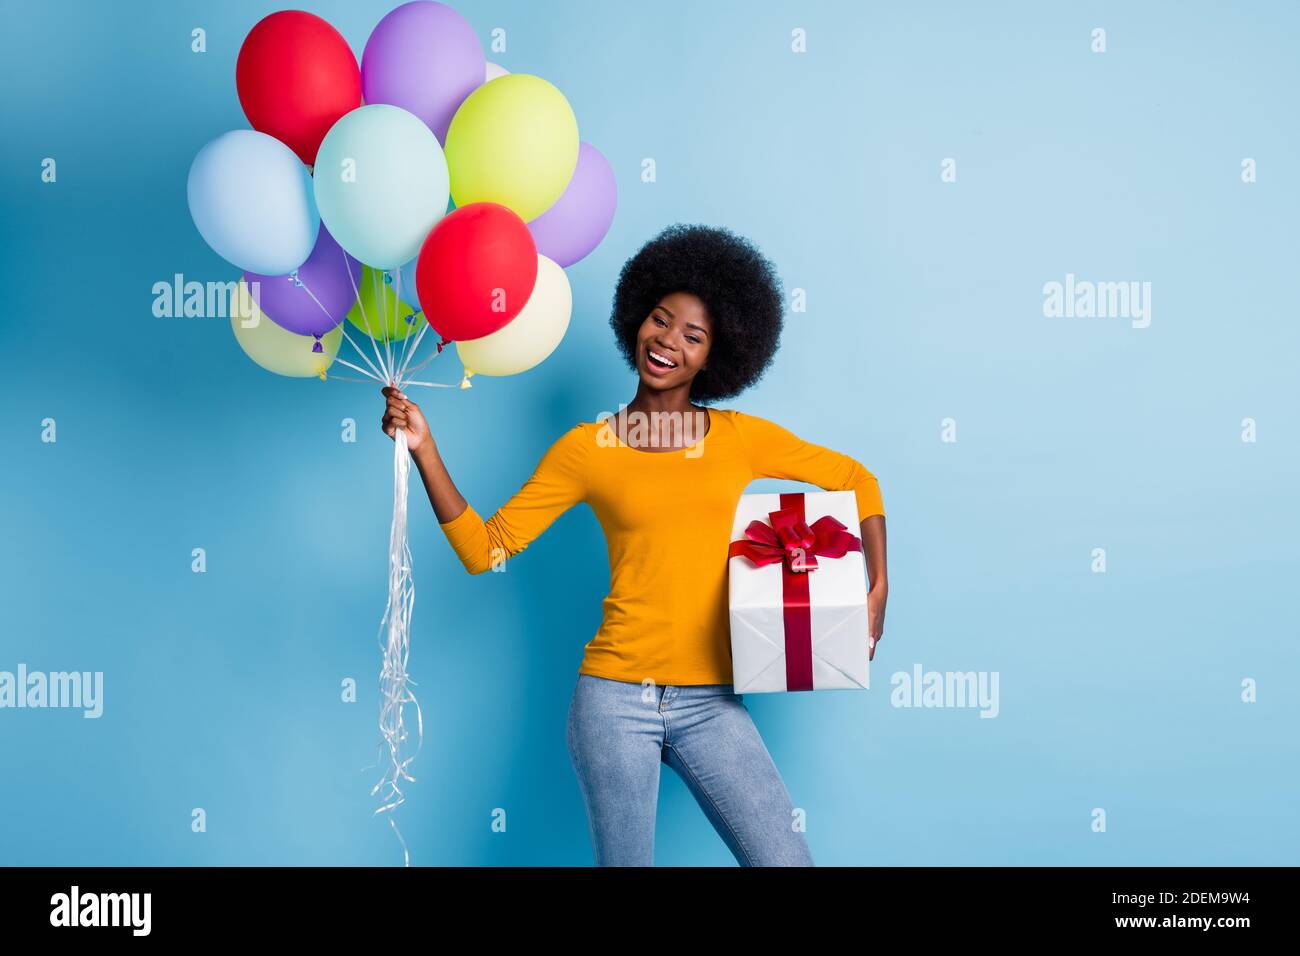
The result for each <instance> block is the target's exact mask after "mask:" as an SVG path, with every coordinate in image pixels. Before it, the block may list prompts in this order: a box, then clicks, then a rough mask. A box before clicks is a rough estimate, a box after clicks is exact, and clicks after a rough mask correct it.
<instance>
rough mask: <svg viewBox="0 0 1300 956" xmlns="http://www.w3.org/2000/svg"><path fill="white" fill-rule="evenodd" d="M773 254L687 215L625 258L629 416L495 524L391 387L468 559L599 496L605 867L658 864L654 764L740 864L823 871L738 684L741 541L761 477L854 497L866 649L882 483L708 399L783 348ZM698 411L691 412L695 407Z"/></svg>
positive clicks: (591, 439) (588, 697)
mask: <svg viewBox="0 0 1300 956" xmlns="http://www.w3.org/2000/svg"><path fill="white" fill-rule="evenodd" d="M781 302H782V293H781V289H780V283H779V280H778V279H777V277H776V275H775V272H774V270H773V269H772V267H771V265H770V264H769V263H768V262H767V261H766V260H765V259H764V258H763V257H762V255H761V254H760V253H759V252H758V251H757V250H756V249H755V248H753V246H751V245H750V244H749V243H748V242H746V241H745V240H743V239H741V238H739V237H737V236H735V235H734V234H732V233H731V232H729V231H727V230H725V229H715V228H709V227H704V226H688V225H683V224H678V225H675V226H671V227H669V228H668V229H666V230H664V231H663V232H662V233H660V235H658V236H657V237H655V238H654V239H653V240H651V241H650V242H649V243H647V244H646V245H645V246H644V247H643V248H642V249H641V250H640V251H639V252H638V253H637V254H636V255H635V256H634V257H633V258H632V259H630V260H629V261H628V262H627V264H626V265H625V266H624V267H623V271H622V274H621V275H620V276H619V281H618V288H617V291H616V292H615V295H614V309H613V315H612V318H611V325H612V326H613V329H614V335H615V338H616V340H617V342H618V345H619V348H620V350H621V351H622V353H623V356H624V358H625V359H626V360H627V362H628V364H629V365H631V367H632V368H634V369H635V370H636V372H637V374H638V375H639V377H640V381H639V382H638V385H637V391H636V396H635V397H634V398H633V399H632V401H631V402H630V403H629V404H628V405H627V406H626V408H625V409H623V410H621V411H620V412H619V414H618V415H617V416H613V417H604V418H603V419H602V420H598V421H596V422H582V423H579V424H577V425H575V426H574V427H573V428H572V429H570V430H569V431H568V432H567V433H566V434H564V435H562V436H561V437H560V438H559V439H558V440H557V441H556V442H555V443H554V444H553V445H551V447H550V448H549V449H548V450H547V452H546V453H545V454H544V455H543V456H542V459H541V461H540V463H539V464H538V466H537V468H536V470H535V471H534V473H533V475H532V477H531V478H529V479H528V481H527V482H526V483H525V484H524V485H523V487H522V488H521V489H520V490H519V491H518V492H517V493H516V494H515V495H514V496H513V497H512V498H511V499H510V500H509V501H507V502H506V503H505V504H504V505H502V506H501V508H500V509H499V510H498V511H497V512H496V513H495V514H494V515H492V517H490V518H489V519H488V520H487V521H484V520H483V519H482V518H481V517H480V516H479V514H478V513H477V512H476V511H475V510H474V508H473V507H472V506H471V505H469V503H468V502H466V500H465V499H464V498H463V497H462V496H461V494H460V492H459V491H457V490H456V486H455V485H454V484H453V483H452V480H451V476H450V475H448V474H447V469H446V466H445V465H444V464H443V461H442V459H441V458H440V457H439V455H438V451H437V448H436V446H435V444H434V441H433V439H432V437H431V436H430V434H429V427H428V425H427V423H426V422H425V419H424V416H423V414H421V412H420V409H419V407H418V406H417V405H416V404H415V403H414V402H412V401H411V400H410V399H408V398H407V397H406V396H405V395H403V394H402V393H400V392H398V391H396V390H395V389H393V388H391V387H390V388H385V389H384V390H383V391H384V395H385V396H386V397H387V399H388V404H387V408H386V410H385V413H384V419H383V429H384V431H385V432H386V433H387V434H388V435H389V436H390V437H391V436H393V435H394V434H395V432H396V429H398V428H402V429H405V430H406V433H407V443H408V446H409V447H410V450H411V454H412V456H413V458H414V461H415V464H416V466H417V467H418V469H419V471H420V475H421V477H422V478H423V479H424V487H425V490H426V491H427V492H428V494H429V502H430V503H431V504H432V505H433V511H434V514H435V515H436V516H437V518H438V522H439V524H440V525H441V526H442V529H443V531H444V532H445V533H446V535H447V539H448V541H449V542H450V543H451V545H452V547H453V548H454V549H455V551H456V553H457V555H458V556H459V557H460V559H461V561H462V563H463V564H464V565H465V568H466V570H467V571H469V572H470V573H471V574H478V573H481V572H483V571H486V570H488V569H489V568H492V567H494V566H498V565H499V564H500V562H502V561H504V560H506V559H508V558H509V557H512V556H514V555H516V554H518V553H519V552H521V551H523V550H524V549H525V548H526V547H527V546H528V544H529V543H530V542H531V541H533V540H534V539H535V538H536V537H537V536H538V535H540V534H541V533H542V532H543V531H545V530H546V528H548V527H549V526H550V525H551V523H552V522H553V521H554V520H555V519H556V518H557V517H559V516H560V515H561V514H562V513H563V512H564V511H565V510H566V509H568V508H570V507H571V506H573V505H574V504H576V503H578V502H579V501H586V502H587V503H588V504H589V505H590V506H591V508H592V510H593V511H594V512H595V514H596V517H597V518H598V519H599V521H600V524H601V526H602V528H603V529H604V531H605V536H606V541H607V545H608V549H609V563H610V590H609V594H608V595H607V596H606V597H605V600H604V604H603V608H604V615H603V621H602V623H601V626H600V630H599V631H598V632H597V633H596V636H595V637H594V638H593V639H592V640H591V641H590V642H589V643H588V644H587V645H586V651H585V655H584V657H583V662H582V665H581V667H579V669H578V680H577V686H576V688H575V689H574V693H573V699H572V702H571V704H570V707H569V715H568V746H569V753H570V756H571V758H572V761H573V766H574V769H575V771H576V772H577V775H578V782H579V786H580V788H581V790H582V794H583V799H584V800H585V802H586V806H587V814H588V820H589V822H590V830H591V839H592V843H593V846H594V849H595V856H596V863H597V865H621V866H636V865H643V866H649V865H652V860H653V851H654V824H655V807H656V803H657V799H658V790H659V771H660V765H661V764H662V763H666V764H668V765H669V766H670V767H672V768H673V769H674V770H675V771H676V772H677V773H678V774H680V775H681V777H682V779H683V781H685V783H686V785H687V787H688V788H689V789H690V790H691V792H692V793H693V794H694V796H695V798H696V800H697V801H698V802H699V804H700V806H701V807H702V808H703V810H704V812H705V814H706V815H707V816H708V818H709V820H710V821H711V822H712V823H713V825H714V827H715V828H716V829H717V831H718V833H719V835H720V836H721V837H722V839H723V840H724V841H725V842H726V844H727V846H728V847H729V848H730V849H731V851H732V853H733V854H734V855H735V856H736V859H737V860H738V861H739V862H740V864H741V865H743V866H756V865H763V866H770V865H812V863H813V861H812V856H811V854H810V852H809V849H808V843H807V839H806V837H805V836H804V833H803V827H802V826H801V825H799V821H800V820H801V818H802V814H796V813H795V811H794V807H793V804H792V801H791V799H790V796H789V793H788V792H787V790H786V787H785V784H784V783H783V782H782V779H781V776H780V774H779V773H778V771H777V768H776V766H775V765H774V764H773V762H772V758H771V756H770V755H769V754H768V751H767V748H766V747H765V746H764V744H763V741H762V739H761V738H760V736H759V734H758V730H757V728H756V727H755V726H754V722H753V720H752V719H751V718H750V715H749V711H748V709H747V708H746V707H745V704H744V701H743V698H742V696H741V695H737V694H735V693H734V692H733V685H732V683H731V681H732V673H731V644H730V627H729V621H728V606H727V546H728V541H729V538H730V536H731V525H732V519H733V517H734V514H735V509H736V505H737V503H738V501H739V499H740V495H741V494H742V492H743V491H744V489H745V487H746V486H747V485H748V484H749V483H750V481H751V480H753V479H754V478H759V477H773V478H789V479H795V480H800V481H807V482H811V483H813V484H817V485H820V486H821V487H822V488H825V489H827V490H849V491H853V492H854V494H855V496H856V498H857V504H858V515H859V517H860V518H861V519H862V529H861V530H862V541H863V549H864V552H865V554H866V558H867V567H868V574H869V578H870V596H869V599H868V608H869V613H868V618H869V621H870V624H869V630H870V635H869V638H870V640H869V647H870V651H869V657H874V656H875V644H876V641H878V640H879V639H880V638H881V636H882V634H883V630H884V615H885V601H886V597H887V595H888V578H887V575H886V569H885V519H884V509H883V507H882V506H881V499H880V490H879V486H878V484H877V482H876V479H875V476H874V475H872V473H871V472H870V471H868V470H867V469H866V468H865V467H863V466H862V465H861V464H860V463H858V462H857V461H855V460H854V459H852V458H850V457H848V456H846V455H842V454H840V453H838V452H835V451H832V450H831V449H829V448H824V447H822V446H819V445H814V444H811V443H809V442H805V441H802V440H800V439H799V438H797V437H796V436H795V435H793V434H791V433H790V432H789V431H787V430H785V429H784V428H782V427H781V426H779V425H776V424H775V423H773V422H770V421H768V420H766V419H763V418H759V417H757V416H753V415H746V414H744V413H743V412H739V411H736V410H733V409H720V408H716V407H712V406H711V404H710V403H713V402H716V401H718V400H719V399H725V398H730V397H731V396H734V395H736V394H738V393H740V392H742V391H743V390H744V389H746V388H748V387H749V386H750V385H752V384H753V383H754V382H756V381H757V380H758V379H759V378H760V377H761V376H762V374H763V372H764V371H765V370H766V368H767V366H768V365H769V363H770V362H771V360H772V358H773V356H774V355H775V353H776V350H777V346H778V340H779V338H780V332H781V325H782V314H781V312H782V310H781ZM697 402H698V403H699V404H695V403H697Z"/></svg>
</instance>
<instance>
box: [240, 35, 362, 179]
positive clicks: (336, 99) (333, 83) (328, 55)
mask: <svg viewBox="0 0 1300 956" xmlns="http://www.w3.org/2000/svg"><path fill="white" fill-rule="evenodd" d="M235 86H236V87H237V88H238V89H239V104H240V105H241V106H242V107H243V108H244V115H245V116H247V117H248V122H249V123H250V124H251V125H252V127H253V129H255V130H257V131H258V132H261V133H267V134H269V135H271V136H274V137H275V138H276V139H278V140H279V141H280V142H282V143H284V144H285V145H286V146H288V147H289V148H290V149H292V150H293V151H294V152H295V153H297V154H298V158H299V159H301V160H302V161H303V162H304V163H307V164H308V165H311V164H312V163H314V162H316V150H317V149H319V148H320V142H321V140H322V139H324V138H325V134H326V133H328V132H329V129H330V127H331V126H333V125H334V124H335V122H337V121H338V118H339V117H340V116H342V115H343V114H344V113H349V112H351V111H352V110H354V109H356V108H357V107H358V106H360V105H361V70H360V69H358V67H357V58H356V57H355V56H353V54H352V48H351V47H349V46H348V41H347V40H345V39H343V37H342V36H341V35H340V34H339V32H338V31H337V30H335V29H334V28H333V27H332V26H330V25H329V23H327V22H326V21H325V20H322V19H321V18H320V17H318V16H316V15H315V14H311V13H304V12H303V11H301V10H281V11H280V12H278V13H272V14H270V15H269V16H267V17H264V18H263V19H261V20H259V21H258V23H257V25H256V26H255V27H253V29H251V30H249V31H248V36H247V37H245V38H244V45H243V46H241V47H240V48H239V60H238V61H237V62H236V64H235Z"/></svg>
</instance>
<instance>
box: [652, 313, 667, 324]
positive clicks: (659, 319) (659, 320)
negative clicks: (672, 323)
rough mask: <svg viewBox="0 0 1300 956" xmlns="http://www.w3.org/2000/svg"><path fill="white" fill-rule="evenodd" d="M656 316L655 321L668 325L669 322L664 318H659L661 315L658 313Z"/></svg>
mask: <svg viewBox="0 0 1300 956" xmlns="http://www.w3.org/2000/svg"><path fill="white" fill-rule="evenodd" d="M654 318H655V321H656V322H658V323H659V324H660V325H666V324H667V323H665V322H664V320H663V319H661V318H659V316H657V315H656V316H655V317H654Z"/></svg>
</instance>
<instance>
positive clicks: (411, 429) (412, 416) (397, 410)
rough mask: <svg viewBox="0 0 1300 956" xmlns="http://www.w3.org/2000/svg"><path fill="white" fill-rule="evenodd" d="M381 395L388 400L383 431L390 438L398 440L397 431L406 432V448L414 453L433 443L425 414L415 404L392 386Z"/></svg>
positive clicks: (386, 388)
mask: <svg viewBox="0 0 1300 956" xmlns="http://www.w3.org/2000/svg"><path fill="white" fill-rule="evenodd" d="M381 394H382V395H383V396H384V397H385V398H386V399H388V404H387V406H385V408H384V421H383V425H382V427H383V429H384V434H385V435H387V436H388V437H389V438H393V439H396V438H397V429H399V428H400V429H402V430H403V431H405V432H406V447H407V448H408V449H409V450H410V451H412V452H414V451H415V450H416V449H417V448H419V447H420V446H421V445H424V444H426V443H432V441H433V438H432V437H431V436H430V435H429V423H428V422H426V421H425V420H424V413H423V412H421V411H420V406H419V405H417V404H415V402H413V401H411V400H410V399H409V398H407V397H406V396H405V395H403V394H402V393H401V392H399V391H398V390H397V389H396V388H394V387H393V386H392V385H388V386H386V387H385V388H384V389H383V391H382V392H381Z"/></svg>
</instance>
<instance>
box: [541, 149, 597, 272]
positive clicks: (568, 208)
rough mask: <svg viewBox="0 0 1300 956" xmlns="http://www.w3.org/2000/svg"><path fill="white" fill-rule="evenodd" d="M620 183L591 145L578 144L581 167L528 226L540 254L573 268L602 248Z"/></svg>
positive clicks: (559, 264)
mask: <svg viewBox="0 0 1300 956" xmlns="http://www.w3.org/2000/svg"><path fill="white" fill-rule="evenodd" d="M617 200H618V184H617V183H616V182H615V181H614V170H612V169H610V166H609V161H608V160H607V159H605V157H604V156H603V155H601V152H600V150H598V149H597V148H596V147H595V146H592V145H591V144H590V143H580V144H579V145H578V166H577V168H576V169H574V171H573V177H572V178H571V179H570V180H569V185H568V186H566V187H565V189H564V193H563V194H562V195H561V196H560V198H559V199H557V200H556V201H555V204H554V205H553V206H551V208H550V209H548V210H546V212H544V213H542V214H541V215H540V216H538V217H537V218H536V219H534V220H533V221H532V222H530V223H529V224H528V230H529V231H530V232H531V233H532V234H533V241H534V242H536V243H537V251H538V252H539V253H541V254H542V255H544V256H546V258H548V259H551V260H553V261H554V262H555V264H556V265H558V266H561V267H565V266H571V265H573V264H574V263H575V262H577V261H578V260H579V259H582V258H583V257H584V256H586V255H587V253H589V252H591V250H592V249H595V248H596V247H597V246H598V245H600V240H602V239H604V238H605V233H607V232H609V227H610V224H611V223H613V221H614V206H615V205H616V204H617Z"/></svg>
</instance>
